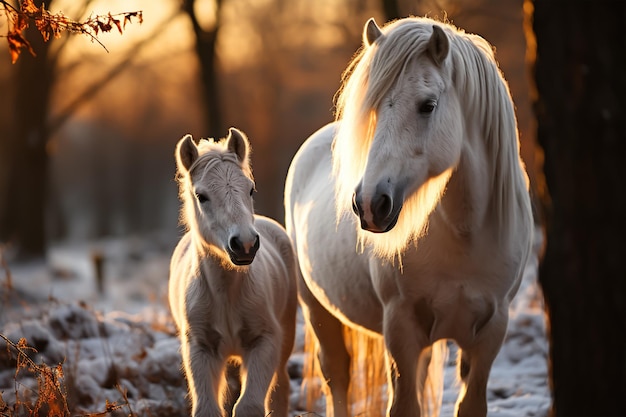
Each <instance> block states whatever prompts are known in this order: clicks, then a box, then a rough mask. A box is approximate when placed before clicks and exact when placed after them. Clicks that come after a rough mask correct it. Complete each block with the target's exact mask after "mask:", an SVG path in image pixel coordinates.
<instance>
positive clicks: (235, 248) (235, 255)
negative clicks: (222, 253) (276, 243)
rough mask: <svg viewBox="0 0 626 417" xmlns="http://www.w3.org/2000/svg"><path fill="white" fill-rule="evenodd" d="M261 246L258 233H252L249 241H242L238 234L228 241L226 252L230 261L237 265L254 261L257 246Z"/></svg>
mask: <svg viewBox="0 0 626 417" xmlns="http://www.w3.org/2000/svg"><path fill="white" fill-rule="evenodd" d="M260 246H261V242H260V238H259V235H258V234H256V233H255V234H254V235H253V238H252V239H251V240H249V241H245V242H244V241H242V240H241V238H240V236H239V235H235V236H233V237H231V238H230V240H229V241H228V247H227V248H226V252H228V256H229V258H230V261H231V262H232V263H233V264H235V265H237V266H246V265H250V264H251V263H252V261H254V257H255V256H256V253H257V251H258V250H259V247H260Z"/></svg>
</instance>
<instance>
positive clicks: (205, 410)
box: [181, 334, 224, 417]
mask: <svg viewBox="0 0 626 417" xmlns="http://www.w3.org/2000/svg"><path fill="white" fill-rule="evenodd" d="M190 339H191V338H190V337H189V336H188V335H186V334H184V335H182V336H181V342H182V343H181V354H182V358H183V365H184V368H185V374H186V375H187V383H188V385H189V393H190V395H191V400H192V412H191V414H192V416H193V417H199V416H202V417H209V416H210V417H223V415H224V414H223V410H222V408H221V407H220V404H219V398H220V395H221V392H220V391H221V387H220V383H221V379H222V375H223V371H224V365H223V359H222V358H220V357H218V356H217V355H216V354H211V352H209V351H208V350H207V348H206V346H203V345H202V344H200V343H198V342H197V341H195V340H193V339H191V340H190Z"/></svg>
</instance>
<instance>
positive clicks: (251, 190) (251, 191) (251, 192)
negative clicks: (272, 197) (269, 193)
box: [250, 187, 256, 197]
mask: <svg viewBox="0 0 626 417" xmlns="http://www.w3.org/2000/svg"><path fill="white" fill-rule="evenodd" d="M255 191H256V190H255V189H254V187H252V188H250V197H252V194H254V192H255Z"/></svg>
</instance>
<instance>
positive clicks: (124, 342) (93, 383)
mask: <svg viewBox="0 0 626 417" xmlns="http://www.w3.org/2000/svg"><path fill="white" fill-rule="evenodd" d="M538 246H539V242H538ZM172 247H173V243H172V242H167V241H166V239H162V237H160V236H158V235H155V236H153V237H150V238H148V239H146V238H141V239H140V238H137V239H132V238H131V239H125V240H119V239H111V240H103V241H99V242H95V243H91V244H68V245H58V246H55V247H54V248H53V249H52V250H51V251H50V254H49V256H48V260H47V262H45V263H44V262H40V263H26V264H15V265H13V264H9V269H8V271H7V270H3V269H2V268H0V333H1V334H3V335H5V336H7V337H8V338H9V339H11V340H13V341H17V340H19V338H21V337H25V338H26V340H27V341H28V342H29V344H30V345H31V346H34V347H35V348H36V349H37V351H38V352H39V353H38V354H36V355H34V359H35V361H36V362H44V363H46V364H49V365H55V364H57V363H60V362H63V364H64V365H63V369H64V374H65V382H66V385H67V387H68V401H69V402H70V403H71V404H70V405H71V406H72V407H74V409H75V410H77V412H80V413H83V414H89V413H97V412H103V411H104V410H105V404H106V402H107V401H108V402H109V403H117V404H119V405H122V407H121V408H119V409H118V410H116V411H111V412H110V415H120V416H122V415H128V414H129V413H130V412H132V413H134V414H135V415H137V416H144V415H145V416H164V417H165V416H172V415H188V405H187V402H186V401H187V400H186V397H185V395H186V385H185V381H184V378H183V376H182V374H181V373H180V355H179V353H178V348H179V342H178V340H177V338H176V336H175V332H174V326H173V323H172V320H171V318H170V316H169V312H168V308H167V298H166V288H167V275H168V264H169V256H170V253H171V249H172ZM98 258H101V259H103V260H104V262H103V270H102V276H103V278H104V285H103V288H104V291H99V290H98V284H97V280H96V275H97V274H96V268H95V262H94V259H98ZM8 272H10V281H11V283H12V288H8V281H9V275H8ZM536 278H537V259H536V257H535V258H533V259H531V262H530V263H529V265H528V267H527V269H526V274H525V277H524V282H523V284H522V287H521V288H520V292H519V293H518V296H517V298H516V299H515V302H514V304H513V305H512V306H511V320H510V323H509V330H508V334H507V337H506V340H505V343H504V346H503V348H502V350H501V352H500V354H499V355H498V357H497V359H496V361H495V364H494V367H493V369H492V373H491V378H490V380H489V386H488V400H489V416H490V417H525V416H528V417H530V416H534V417H545V416H547V414H548V409H549V406H550V395H549V389H548V381H547V355H548V345H547V341H546V337H545V326H544V314H543V306H542V296H541V293H540V291H539V289H538V286H537V282H536ZM298 330H299V331H298V335H297V341H296V348H295V350H294V354H293V355H292V360H291V361H290V364H289V372H290V375H291V376H292V401H291V408H292V415H293V416H299V415H307V416H311V415H323V410H315V411H316V413H317V414H313V413H308V414H307V413H306V412H305V411H304V410H303V407H304V398H303V397H304V395H303V394H302V392H301V390H300V384H301V371H302V362H303V360H302V359H303V355H302V345H303V331H302V323H301V321H300V325H299V329H298ZM2 346H4V342H3V341H2V340H0V393H2V399H3V400H4V401H5V402H6V403H7V404H9V405H11V404H12V403H14V402H15V398H16V392H17V393H18V394H19V395H22V397H20V398H26V397H28V390H29V388H34V387H36V386H37V381H36V379H35V378H34V377H33V376H30V375H28V373H25V372H21V373H20V374H19V375H18V381H19V382H18V383H16V377H15V375H16V372H15V365H16V362H15V360H14V355H11V354H9V352H8V351H7V349H4V348H3V347H2ZM450 356H451V358H453V357H454V354H453V353H452V354H451V355H450ZM455 372H456V371H455V367H454V365H453V363H452V360H450V362H449V364H448V366H447V368H446V374H445V391H444V397H443V402H444V403H443V408H442V416H452V414H453V409H454V402H455V401H456V396H457V393H458V387H457V386H456V384H455ZM24 396H25V397H24ZM0 404H1V403H0Z"/></svg>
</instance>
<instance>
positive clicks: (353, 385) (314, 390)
mask: <svg viewBox="0 0 626 417" xmlns="http://www.w3.org/2000/svg"><path fill="white" fill-rule="evenodd" d="M344 342H345V344H346V349H347V350H348V353H349V354H350V359H351V360H350V388H349V392H348V398H349V400H350V404H351V409H352V410H351V414H352V415H370V414H371V413H370V411H371V410H380V414H381V415H384V414H385V409H386V400H387V397H388V396H387V392H385V391H384V390H385V387H386V386H387V385H386V383H387V376H386V375H387V374H386V371H385V370H386V363H385V344H384V341H383V338H382V337H380V336H372V335H370V334H368V333H366V332H363V331H359V330H357V329H353V328H351V327H349V326H344ZM304 353H305V355H304V367H303V375H302V380H303V383H302V391H303V392H305V393H306V396H305V401H306V404H305V407H306V408H305V409H306V410H316V409H319V406H320V399H321V396H322V394H324V395H330V392H328V385H327V384H325V383H324V375H323V373H322V371H321V368H320V363H319V360H318V353H319V343H318V341H317V338H316V337H315V333H314V331H313V329H312V327H311V325H310V324H309V323H308V322H307V323H306V325H305V329H304ZM374 415H376V414H374Z"/></svg>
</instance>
